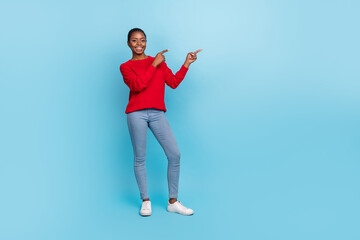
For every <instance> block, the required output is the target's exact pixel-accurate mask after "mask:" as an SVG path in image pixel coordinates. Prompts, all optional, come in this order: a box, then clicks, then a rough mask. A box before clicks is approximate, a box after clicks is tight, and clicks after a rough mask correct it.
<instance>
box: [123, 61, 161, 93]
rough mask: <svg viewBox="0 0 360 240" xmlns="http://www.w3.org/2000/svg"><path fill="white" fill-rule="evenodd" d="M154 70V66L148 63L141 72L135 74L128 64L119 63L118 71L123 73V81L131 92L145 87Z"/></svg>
mask: <svg viewBox="0 0 360 240" xmlns="http://www.w3.org/2000/svg"><path fill="white" fill-rule="evenodd" d="M155 70H156V67H155V66H153V65H150V66H149V67H148V68H147V69H146V71H145V72H144V73H143V74H141V75H140V76H137V75H136V73H135V72H134V71H133V70H132V69H131V68H130V67H129V66H126V65H124V64H121V65H120V72H121V74H122V75H123V78H124V82H125V84H126V85H127V86H128V87H129V88H130V90H131V91H133V92H140V91H142V90H143V89H144V88H146V87H147V85H148V84H149V81H150V79H151V77H152V75H153V74H154V72H155Z"/></svg>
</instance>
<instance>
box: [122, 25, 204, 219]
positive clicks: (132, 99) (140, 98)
mask: <svg viewBox="0 0 360 240" xmlns="http://www.w3.org/2000/svg"><path fill="white" fill-rule="evenodd" d="M127 44H128V46H129V48H130V49H131V51H132V55H133V56H132V59H130V60H128V61H127V62H125V63H123V64H121V65H120V72H121V74H122V76H123V78H124V82H125V83H126V85H127V86H128V87H129V88H130V95H129V103H128V105H127V107H126V110H125V113H126V114H127V124H128V128H129V133H130V137H131V142H132V145H133V150H134V171H135V177H136V181H137V184H138V186H139V190H140V197H141V199H142V200H143V202H142V205H141V209H140V215H142V216H150V215H151V202H150V199H149V196H148V192H147V179H146V168H145V158H146V136H147V130H148V127H149V128H150V130H151V131H152V133H153V134H154V136H155V137H156V139H157V140H158V141H159V143H160V145H161V147H162V148H163V149H164V151H165V154H166V157H167V159H168V170H167V180H168V188H169V201H168V207H167V210H168V211H169V212H176V213H180V214H183V215H192V214H193V213H194V211H193V210H192V209H190V208H187V207H185V206H184V205H182V203H181V202H180V201H178V200H177V197H178V184H179V172H180V152H179V149H178V146H177V143H176V140H175V137H174V134H173V132H172V130H171V127H170V125H169V123H168V121H167V118H166V117H165V114H164V113H165V112H166V108H165V103H164V94H165V84H167V85H168V86H170V87H171V88H173V89H175V88H176V87H177V86H178V85H179V84H180V82H181V81H182V80H183V79H184V77H185V75H186V73H187V71H188V68H189V66H190V64H191V63H193V62H194V61H195V60H196V54H197V53H198V52H199V51H201V50H202V49H199V50H197V51H195V52H191V53H188V54H187V57H186V60H185V63H184V64H183V65H182V66H181V68H180V70H179V71H178V72H177V73H176V74H175V75H174V74H173V73H172V71H171V70H170V69H169V68H168V67H167V65H166V63H165V57H164V55H163V54H164V53H165V52H167V51H168V49H166V50H164V51H161V52H159V53H158V54H157V55H156V56H155V57H151V56H149V55H146V54H145V49H146V35H145V33H144V31H143V30H141V29H140V28H133V29H131V30H130V31H129V33H128V41H127Z"/></svg>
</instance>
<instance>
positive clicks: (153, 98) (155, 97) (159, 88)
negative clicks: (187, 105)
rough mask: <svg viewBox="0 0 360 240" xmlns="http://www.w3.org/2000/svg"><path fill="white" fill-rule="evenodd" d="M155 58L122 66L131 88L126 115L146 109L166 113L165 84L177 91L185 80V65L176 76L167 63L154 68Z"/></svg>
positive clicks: (122, 72)
mask: <svg viewBox="0 0 360 240" xmlns="http://www.w3.org/2000/svg"><path fill="white" fill-rule="evenodd" d="M154 59H155V58H154V57H151V56H148V57H147V58H145V59H142V60H129V61H127V62H125V63H123V64H121V65H120V72H121V74H122V76H123V79H124V82H125V84H126V85H127V86H128V87H129V88H130V94H129V103H128V105H127V107H126V110H125V113H126V114H128V113H130V112H134V111H137V110H141V109H146V108H155V109H159V110H163V111H164V112H166V108H165V102H164V97H165V83H166V84H167V85H168V86H169V87H171V88H173V89H175V88H177V86H179V84H180V83H181V81H182V80H183V79H184V78H185V75H186V73H187V71H188V68H186V67H185V66H184V65H182V66H181V68H180V70H179V71H178V72H176V74H175V75H174V74H173V73H172V71H171V70H170V69H169V68H168V66H167V65H166V63H165V62H162V63H160V64H159V65H158V66H157V67H154V66H153V65H151V64H152V62H153V61H154Z"/></svg>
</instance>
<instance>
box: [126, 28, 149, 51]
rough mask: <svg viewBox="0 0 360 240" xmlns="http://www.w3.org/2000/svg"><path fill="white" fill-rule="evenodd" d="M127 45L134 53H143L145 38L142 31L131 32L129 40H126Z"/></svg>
mask: <svg viewBox="0 0 360 240" xmlns="http://www.w3.org/2000/svg"><path fill="white" fill-rule="evenodd" d="M128 46H129V47H130V49H131V51H132V52H133V53H134V54H137V55H142V54H144V51H145V48H146V39H145V36H144V34H143V33H142V32H134V33H132V34H131V37H130V42H128Z"/></svg>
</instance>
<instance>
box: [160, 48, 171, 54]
mask: <svg viewBox="0 0 360 240" xmlns="http://www.w3.org/2000/svg"><path fill="white" fill-rule="evenodd" d="M167 51H169V49H166V50H164V51H161V52H160V54H163V53H165V52H167Z"/></svg>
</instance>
